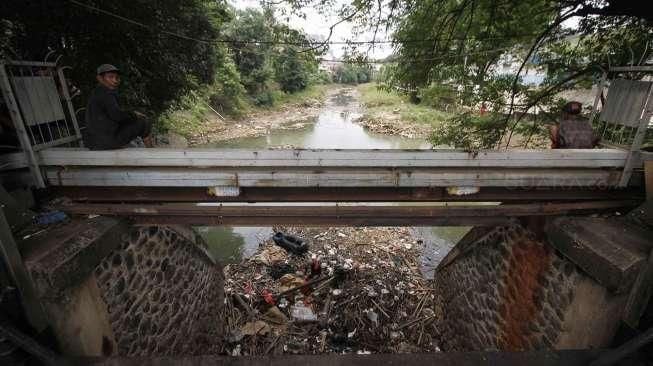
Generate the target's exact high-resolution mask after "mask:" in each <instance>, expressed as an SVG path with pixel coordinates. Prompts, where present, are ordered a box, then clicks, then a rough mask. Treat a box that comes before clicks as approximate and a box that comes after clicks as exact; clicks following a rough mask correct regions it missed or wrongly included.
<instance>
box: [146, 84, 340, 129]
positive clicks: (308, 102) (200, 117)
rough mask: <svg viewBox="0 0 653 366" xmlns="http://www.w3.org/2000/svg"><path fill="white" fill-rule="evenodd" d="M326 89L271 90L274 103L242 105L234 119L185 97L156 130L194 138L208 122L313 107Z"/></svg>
mask: <svg viewBox="0 0 653 366" xmlns="http://www.w3.org/2000/svg"><path fill="white" fill-rule="evenodd" d="M330 87H331V85H328V84H317V85H309V86H308V87H307V88H305V89H303V90H302V91H299V92H296V93H292V94H291V93H284V92H282V91H279V90H275V91H273V92H272V93H273V97H274V100H275V103H274V104H273V105H271V106H257V105H254V104H246V105H244V106H243V107H242V109H240V111H239V114H238V115H234V114H233V113H232V114H227V113H223V112H221V111H219V110H215V111H214V110H212V109H211V108H212V107H211V108H209V104H208V103H206V101H205V100H206V97H205V96H201V95H199V96H198V95H196V94H188V95H186V96H184V97H183V98H182V99H181V100H180V102H179V103H178V104H176V105H175V106H173V107H172V108H171V109H170V111H167V112H165V113H163V114H162V115H161V117H160V119H159V126H160V128H161V131H169V132H174V133H176V134H179V135H182V136H185V137H191V136H197V135H199V134H203V133H206V132H207V129H210V128H211V125H210V124H208V123H207V121H209V120H216V119H221V118H225V119H226V120H227V121H233V122H235V121H236V120H237V119H238V118H240V117H241V116H242V115H244V114H257V113H265V112H274V111H278V110H281V109H283V108H295V107H298V108H301V107H306V106H315V105H317V104H319V103H320V102H321V101H322V100H323V99H324V97H325V95H326V93H327V91H328V89H329V88H330ZM216 112H217V113H216ZM218 113H220V116H218ZM221 116H222V117H221Z"/></svg>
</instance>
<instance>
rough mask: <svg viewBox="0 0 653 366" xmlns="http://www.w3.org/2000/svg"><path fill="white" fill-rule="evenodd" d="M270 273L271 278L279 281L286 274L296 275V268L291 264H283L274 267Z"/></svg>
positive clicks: (270, 269)
mask: <svg viewBox="0 0 653 366" xmlns="http://www.w3.org/2000/svg"><path fill="white" fill-rule="evenodd" d="M268 271H269V272H270V277H272V278H273V279H275V280H278V279H279V278H281V277H283V275H285V274H288V273H294V272H295V268H294V267H293V266H291V265H290V264H286V263H281V264H274V265H272V266H271V267H270V268H269V270H268Z"/></svg>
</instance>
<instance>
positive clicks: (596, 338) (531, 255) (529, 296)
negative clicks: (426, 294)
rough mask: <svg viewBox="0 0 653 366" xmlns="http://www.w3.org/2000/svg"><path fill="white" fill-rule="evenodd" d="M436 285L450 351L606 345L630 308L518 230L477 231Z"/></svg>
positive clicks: (451, 258) (619, 296) (447, 261)
mask: <svg viewBox="0 0 653 366" xmlns="http://www.w3.org/2000/svg"><path fill="white" fill-rule="evenodd" d="M435 284H436V287H437V290H438V291H437V294H438V296H439V306H441V307H442V310H443V313H444V317H443V319H442V320H441V321H440V324H439V329H440V330H441V340H442V348H443V350H446V351H453V350H458V351H472V350H509V351H517V350H535V349H547V348H555V349H567V348H587V347H602V346H607V345H608V344H609V342H610V340H611V339H612V337H613V335H614V333H615V332H616V329H617V327H618V325H619V322H620V317H619V309H620V308H621V307H623V305H624V304H625V301H626V295H625V294H612V293H610V292H609V291H608V290H607V289H606V288H605V287H603V286H602V285H600V284H599V283H598V282H596V281H594V280H593V279H592V278H590V277H589V276H587V275H585V274H584V273H583V272H582V271H580V270H579V268H578V267H577V266H576V265H575V264H574V263H572V262H571V261H570V260H568V259H566V258H565V257H563V256H562V255H561V254H560V253H559V252H557V251H556V250H555V249H553V247H552V246H550V245H549V244H548V243H546V242H545V241H544V240H541V239H537V238H536V237H535V235H534V234H533V233H532V232H530V231H528V230H526V229H524V228H523V227H522V226H520V225H519V224H517V223H515V224H514V225H511V226H507V227H497V228H494V229H491V230H488V229H474V230H473V231H472V232H471V233H470V234H468V235H467V236H466V237H465V238H463V240H461V242H460V243H459V244H458V245H457V246H456V248H454V250H452V252H451V253H450V254H449V255H448V256H447V258H445V259H444V260H443V262H442V264H441V265H440V267H439V268H438V271H437V273H436V277H435Z"/></svg>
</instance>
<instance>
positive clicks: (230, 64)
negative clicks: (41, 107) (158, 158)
mask: <svg viewBox="0 0 653 366" xmlns="http://www.w3.org/2000/svg"><path fill="white" fill-rule="evenodd" d="M89 4H90V3H89ZM41 5H42V4H40V3H39V2H32V1H18V0H8V1H4V2H0V14H2V15H1V16H0V34H2V35H3V36H2V37H0V38H1V39H0V59H4V58H10V59H18V60H43V59H45V58H46V55H49V57H50V60H54V59H55V58H57V57H59V56H61V58H60V62H61V63H62V64H64V65H67V66H71V67H72V68H71V69H70V70H69V71H67V76H68V79H69V81H70V82H71V84H73V85H75V86H76V87H77V88H79V89H80V90H81V92H82V98H75V100H74V102H75V103H76V105H75V107H76V108H82V107H84V106H85V103H86V98H85V96H87V95H89V93H90V91H91V90H92V88H94V87H95V83H96V82H95V69H96V67H97V66H98V65H100V64H103V63H112V64H115V65H116V66H118V68H119V69H120V70H121V76H122V86H121V89H120V96H121V99H122V100H121V104H123V105H124V106H126V107H128V108H133V109H138V110H140V111H142V112H145V113H146V114H148V115H149V117H150V118H151V119H152V120H154V121H156V123H155V129H156V130H158V131H164V130H173V131H175V132H178V133H181V134H182V135H186V136H188V135H192V134H193V132H195V131H197V130H199V129H201V128H202V124H203V123H204V122H205V121H207V120H209V119H211V118H218V117H217V113H219V114H221V115H222V116H225V117H227V118H238V117H240V116H243V115H244V114H245V113H248V112H251V111H254V110H256V109H258V108H277V106H278V105H279V104H283V103H301V102H303V101H305V100H307V99H309V98H318V97H320V96H321V95H322V93H323V92H324V87H323V86H321V85H322V84H325V83H329V82H331V77H330V76H329V75H327V74H326V73H324V72H322V71H320V70H318V63H319V57H320V56H321V54H322V52H323V50H321V49H312V48H310V45H311V40H310V39H309V38H308V36H307V35H306V34H304V33H303V32H301V31H299V30H296V29H292V28H291V27H289V26H288V25H286V24H284V23H282V22H280V21H278V19H277V18H276V17H275V13H274V11H273V10H272V9H271V8H269V7H266V8H264V9H263V10H257V9H251V8H250V9H245V10H237V9H234V8H233V7H231V6H229V5H228V4H227V3H225V2H216V1H209V0H178V1H168V2H165V4H164V3H160V2H156V3H154V2H124V1H119V2H107V1H101V2H96V3H93V5H87V4H86V3H85V2H79V3H77V2H62V3H60V4H57V6H53V7H51V8H46V7H43V6H41ZM98 9H101V11H100V10H98ZM124 18H128V19H129V21H125V20H124ZM61 19H66V22H63V23H62V22H60V20H61ZM216 112H217V113H216Z"/></svg>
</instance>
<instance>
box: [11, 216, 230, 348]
mask: <svg viewBox="0 0 653 366" xmlns="http://www.w3.org/2000/svg"><path fill="white" fill-rule="evenodd" d="M23 248H25V253H24V254H23V255H24V257H25V261H26V265H27V267H28V269H29V270H30V274H31V276H32V278H33V279H34V281H35V284H36V286H37V291H38V292H39V296H40V299H41V301H42V303H43V306H44V309H45V312H46V314H47V315H48V318H49V319H48V321H49V323H50V326H51V327H52V329H53V333H54V335H55V337H56V338H57V340H58V343H59V346H60V348H61V351H62V352H63V353H65V354H68V355H84V356H101V355H104V356H108V355H124V356H137V355H138V356H144V355H160V356H172V355H196V354H206V353H212V352H214V350H215V349H217V347H218V346H219V345H220V342H221V340H222V337H221V318H220V309H221V306H222V304H223V295H224V294H223V292H224V289H223V274H222V268H221V267H220V266H219V265H218V264H216V263H215V262H214V261H213V260H212V259H211V257H210V256H209V254H208V253H207V252H206V248H205V244H204V243H203V241H202V240H201V238H200V237H199V236H197V235H195V233H194V232H193V231H192V230H190V229H189V228H184V227H133V226H129V225H126V224H125V223H124V222H120V221H116V220H113V219H110V218H106V217H98V218H95V219H88V220H86V219H85V220H73V222H71V223H69V224H68V225H64V226H61V227H58V228H55V229H53V230H51V231H49V232H46V233H43V234H41V235H39V236H36V237H33V238H31V239H30V240H29V241H28V242H25V243H23Z"/></svg>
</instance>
